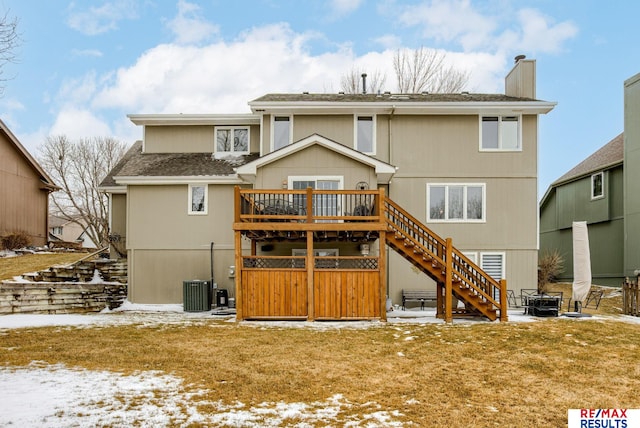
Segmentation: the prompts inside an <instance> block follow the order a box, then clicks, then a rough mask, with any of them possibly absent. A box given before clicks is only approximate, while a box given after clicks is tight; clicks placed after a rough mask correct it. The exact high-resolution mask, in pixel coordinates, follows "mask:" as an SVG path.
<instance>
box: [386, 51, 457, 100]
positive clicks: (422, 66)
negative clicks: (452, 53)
mask: <svg viewBox="0 0 640 428" xmlns="http://www.w3.org/2000/svg"><path fill="white" fill-rule="evenodd" d="M393 69H394V71H395V72H396V79H397V83H398V91H399V92H400V93H403V94H411V93H413V94H417V93H420V92H424V91H426V92H432V93H454V92H460V91H461V90H462V89H464V87H465V85H466V84H467V83H468V81H469V73H468V72H465V71H460V70H457V69H455V68H453V67H452V66H447V64H446V54H445V53H444V52H442V51H437V50H435V49H428V48H425V47H420V48H419V49H398V50H397V51H396V52H395V54H394V56H393Z"/></svg>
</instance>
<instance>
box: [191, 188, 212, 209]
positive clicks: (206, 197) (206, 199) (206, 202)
mask: <svg viewBox="0 0 640 428" xmlns="http://www.w3.org/2000/svg"><path fill="white" fill-rule="evenodd" d="M195 187H203V188H204V201H203V205H204V207H203V210H202V211H194V210H193V209H192V208H193V189H194V188H195ZM208 211H209V185H208V184H189V205H188V207H187V212H188V214H189V215H207V213H208Z"/></svg>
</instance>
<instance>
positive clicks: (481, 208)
mask: <svg viewBox="0 0 640 428" xmlns="http://www.w3.org/2000/svg"><path fill="white" fill-rule="evenodd" d="M427 205H428V207H427V209H428V213H427V219H428V220H429V221H451V222H456V221H457V222H484V221H485V185H484V184H429V185H428V186H427Z"/></svg>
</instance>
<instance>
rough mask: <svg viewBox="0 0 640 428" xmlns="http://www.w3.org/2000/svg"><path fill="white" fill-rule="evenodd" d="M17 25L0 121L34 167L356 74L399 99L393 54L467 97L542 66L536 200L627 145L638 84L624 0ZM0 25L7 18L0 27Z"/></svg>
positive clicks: (169, 13)
mask: <svg viewBox="0 0 640 428" xmlns="http://www.w3.org/2000/svg"><path fill="white" fill-rule="evenodd" d="M0 11H2V12H3V13H4V14H6V16H7V17H8V18H9V19H12V18H16V19H18V32H19V33H20V35H21V39H22V43H21V45H20V47H19V48H18V49H16V51H15V53H16V56H17V61H15V62H14V63H9V64H6V65H5V66H4V67H3V68H2V75H1V76H0V77H1V78H3V79H5V80H4V81H3V82H1V83H2V84H3V86H4V92H3V94H2V97H1V98H0V119H2V120H3V121H4V122H5V123H6V124H7V125H8V127H9V128H10V129H11V130H12V131H13V133H14V134H15V135H16V136H17V137H18V139H19V140H20V141H21V143H22V144H23V145H24V146H25V147H26V148H27V149H28V150H29V151H30V152H31V153H32V154H34V155H35V156H36V157H37V156H38V154H39V150H38V149H39V147H40V146H41V145H42V144H43V142H44V141H45V140H46V138H47V136H57V135H66V136H67V137H69V138H72V139H79V138H91V137H100V136H111V137H115V138H118V139H120V140H121V141H123V142H125V143H127V144H131V143H133V142H134V141H135V140H137V139H140V138H141V137H142V130H141V129H140V128H139V127H136V126H135V125H133V124H132V123H131V122H130V121H129V120H128V119H127V114H153V113H249V112H250V110H249V107H248V105H247V103H248V102H249V101H251V100H253V99H255V98H257V97H259V96H262V95H264V94H266V93H274V92H293V93H296V92H302V91H309V92H337V91H339V90H340V77H341V76H342V75H344V74H345V73H348V72H349V71H351V70H358V71H366V72H368V73H374V72H379V73H383V74H384V75H385V76H386V84H385V88H386V89H387V90H390V91H392V92H393V91H394V90H395V75H394V73H393V71H392V69H391V64H392V57H393V54H394V52H396V50H397V49H403V48H409V49H416V48H420V47H425V48H430V49H437V50H438V51H440V52H442V53H444V54H445V55H446V58H447V61H448V63H449V64H450V65H452V66H454V67H456V68H458V69H460V70H463V71H468V72H469V73H470V80H469V83H468V87H467V88H466V89H467V90H469V91H471V92H480V93H504V77H505V76H506V74H507V73H508V72H509V70H510V69H511V68H512V66H513V59H514V57H515V56H516V55H519V54H524V55H526V56H527V58H529V59H535V60H536V64H537V98H538V99H541V100H544V101H553V102H557V103H558V104H557V107H556V108H555V109H554V110H553V111H551V112H550V113H549V114H547V115H545V116H542V117H541V120H540V124H539V144H540V147H539V194H540V196H541V195H542V194H544V192H545V191H546V189H547V187H548V186H549V184H550V183H552V182H553V181H554V180H556V179H558V178H559V177H560V176H562V175H563V174H564V173H565V172H567V171H569V170H570V169H571V168H573V167H574V166H575V165H577V164H578V163H579V162H581V161H582V160H584V159H585V158H586V157H588V156H589V155H590V154H592V153H593V152H595V151H596V150H597V149H599V148H600V147H602V146H603V145H604V144H606V143H607V142H609V141H610V140H611V139H613V138H614V137H615V136H617V135H618V134H619V133H621V132H622V131H623V127H624V118H623V103H624V100H623V84H624V81H625V80H626V79H628V78H630V77H632V76H634V75H635V74H637V73H640V55H639V54H640V52H639V50H640V44H638V43H637V42H635V41H637V39H638V33H640V30H639V29H638V28H639V27H638V25H637V17H638V16H639V15H640V2H637V1H635V0H612V1H609V2H604V1H602V0H579V1H578V0H574V1H557V0H519V1H509V0H482V1H480V0H410V1H401V0H305V1H299V0H253V1H248V0H234V1H227V0H95V1H94V0H82V1H80V0H76V1H71V0H57V1H46V0H0ZM0 16H3V15H0Z"/></svg>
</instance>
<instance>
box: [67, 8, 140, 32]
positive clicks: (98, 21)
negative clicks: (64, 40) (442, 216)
mask: <svg viewBox="0 0 640 428" xmlns="http://www.w3.org/2000/svg"><path fill="white" fill-rule="evenodd" d="M83 6H84V4H83ZM137 10H138V5H137V4H136V2H135V1H134V0H115V1H107V2H105V3H103V4H102V6H97V7H96V6H92V7H90V8H89V9H84V10H78V9H76V4H75V3H71V5H70V6H69V16H68V18H67V25H69V27H71V28H73V29H74V30H76V31H79V32H81V33H82V34H85V35H87V36H95V35H98V34H102V33H106V32H108V31H111V30H115V29H117V28H118V22H119V21H121V20H124V19H136V18H137V17H138V12H137Z"/></svg>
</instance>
